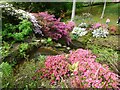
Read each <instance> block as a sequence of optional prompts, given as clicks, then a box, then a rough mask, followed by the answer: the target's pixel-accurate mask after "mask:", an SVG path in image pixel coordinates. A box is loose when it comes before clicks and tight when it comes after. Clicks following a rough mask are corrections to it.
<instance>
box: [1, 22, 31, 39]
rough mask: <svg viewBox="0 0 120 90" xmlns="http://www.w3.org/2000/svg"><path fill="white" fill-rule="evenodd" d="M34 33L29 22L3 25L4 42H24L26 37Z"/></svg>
mask: <svg viewBox="0 0 120 90" xmlns="http://www.w3.org/2000/svg"><path fill="white" fill-rule="evenodd" d="M31 32H32V23H31V22H29V21H28V20H22V21H21V22H20V23H19V24H18V25H12V24H10V23H7V24H4V25H3V32H2V35H3V40H8V39H10V38H11V39H14V40H15V41H23V40H24V39H25V37H26V36H28V35H29V34H30V33H31Z"/></svg>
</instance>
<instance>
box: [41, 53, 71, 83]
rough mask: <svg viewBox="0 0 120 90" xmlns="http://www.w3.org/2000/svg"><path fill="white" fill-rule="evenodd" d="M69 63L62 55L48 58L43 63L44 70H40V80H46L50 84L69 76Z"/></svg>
mask: <svg viewBox="0 0 120 90" xmlns="http://www.w3.org/2000/svg"><path fill="white" fill-rule="evenodd" d="M68 65H69V63H68V62H67V61H66V58H65V56H64V55H56V56H48V57H47V58H46V61H45V68H43V69H41V71H42V72H43V76H42V77H41V78H48V79H50V80H51V83H52V84H54V83H55V82H56V81H60V80H61V78H65V76H70V73H69V69H68Z"/></svg>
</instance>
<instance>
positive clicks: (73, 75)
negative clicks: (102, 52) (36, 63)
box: [37, 49, 118, 88]
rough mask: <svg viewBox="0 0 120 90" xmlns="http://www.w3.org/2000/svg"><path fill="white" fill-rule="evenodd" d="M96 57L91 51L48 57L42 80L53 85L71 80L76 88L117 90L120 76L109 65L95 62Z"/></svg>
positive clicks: (77, 51) (42, 70) (78, 51)
mask: <svg viewBox="0 0 120 90" xmlns="http://www.w3.org/2000/svg"><path fill="white" fill-rule="evenodd" d="M95 59H96V56H95V55H93V54H92V53H91V52H90V51H89V50H83V49H78V50H76V51H70V54H67V55H57V56H48V57H47V58H46V61H45V68H43V69H41V70H37V72H38V73H39V72H40V73H41V72H43V74H42V75H43V76H42V77H41V78H47V79H49V80H50V81H51V83H52V84H55V83H57V82H58V81H61V80H66V77H69V78H70V82H71V84H72V87H75V88H117V85H118V76H117V75H116V74H115V73H113V72H111V71H110V70H109V67H108V66H107V65H101V64H100V63H97V62H95Z"/></svg>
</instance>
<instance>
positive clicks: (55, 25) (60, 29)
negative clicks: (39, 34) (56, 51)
mask: <svg viewBox="0 0 120 90" xmlns="http://www.w3.org/2000/svg"><path fill="white" fill-rule="evenodd" d="M35 15H36V16H37V18H39V20H41V22H42V23H43V25H42V31H43V33H44V35H45V36H47V37H51V38H52V39H53V40H56V41H58V40H60V39H64V40H65V41H66V42H67V44H69V43H70V42H71V39H70V36H69V32H70V31H72V29H73V27H74V25H75V23H74V22H68V23H67V24H65V23H64V22H60V19H56V18H55V16H54V15H50V14H48V13H47V12H40V13H38V14H35Z"/></svg>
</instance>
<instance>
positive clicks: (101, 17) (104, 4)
mask: <svg viewBox="0 0 120 90" xmlns="http://www.w3.org/2000/svg"><path fill="white" fill-rule="evenodd" d="M105 8H106V0H105V2H104V7H103V11H102V15H101V19H102V18H103V17H104V12H105Z"/></svg>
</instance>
